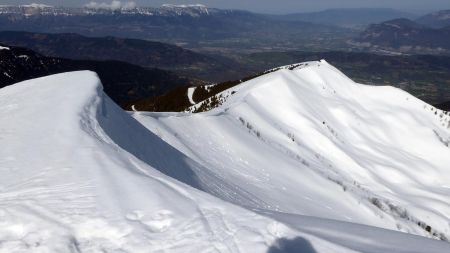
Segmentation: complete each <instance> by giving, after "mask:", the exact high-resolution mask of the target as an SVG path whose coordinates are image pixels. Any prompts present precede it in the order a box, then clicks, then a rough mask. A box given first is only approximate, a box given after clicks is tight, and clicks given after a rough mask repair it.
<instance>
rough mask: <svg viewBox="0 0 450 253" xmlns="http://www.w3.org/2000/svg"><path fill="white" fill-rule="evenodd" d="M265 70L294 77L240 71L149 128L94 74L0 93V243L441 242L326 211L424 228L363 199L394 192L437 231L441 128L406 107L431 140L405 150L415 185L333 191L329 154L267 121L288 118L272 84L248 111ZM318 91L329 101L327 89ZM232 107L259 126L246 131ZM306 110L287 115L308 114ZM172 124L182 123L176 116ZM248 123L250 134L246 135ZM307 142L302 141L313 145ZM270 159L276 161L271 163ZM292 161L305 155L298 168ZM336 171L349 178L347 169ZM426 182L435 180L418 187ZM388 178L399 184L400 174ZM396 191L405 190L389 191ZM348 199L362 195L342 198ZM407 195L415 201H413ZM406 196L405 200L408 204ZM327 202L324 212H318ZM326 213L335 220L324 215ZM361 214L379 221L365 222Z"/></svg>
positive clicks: (49, 246) (126, 248) (283, 246)
mask: <svg viewBox="0 0 450 253" xmlns="http://www.w3.org/2000/svg"><path fill="white" fill-rule="evenodd" d="M325 68H329V69H330V70H332V68H331V67H325ZM294 74H295V75H294ZM277 76H284V77H283V78H288V79H286V80H288V81H289V78H292V77H294V76H302V74H301V73H296V72H295V71H294V72H292V73H289V72H283V71H281V72H279V73H274V74H271V75H270V76H267V77H263V78H262V79H258V80H259V81H263V82H261V84H257V80H255V81H252V82H250V83H248V84H245V85H243V86H242V87H240V88H239V91H238V93H239V94H240V95H238V94H236V95H237V96H234V97H230V99H229V101H227V102H226V104H225V105H223V106H222V107H220V108H219V109H217V110H216V111H213V112H210V113H206V114H202V115H165V114H160V115H150V116H148V115H147V114H135V115H134V116H136V118H138V119H139V120H141V121H142V122H144V124H145V125H146V126H147V127H149V128H150V129H151V130H152V131H149V130H148V129H147V128H145V127H144V126H143V125H141V124H140V123H139V122H138V121H136V120H135V119H133V118H132V117H131V116H130V115H129V114H127V113H126V112H124V111H122V110H121V109H120V108H119V107H118V106H117V105H115V104H114V103H113V102H112V101H111V100H110V99H109V98H108V97H107V96H106V95H105V94H104V93H103V92H102V86H101V84H100V81H99V79H98V77H97V76H96V74H95V73H92V72H87V71H82V72H72V73H65V74H59V75H54V76H49V77H45V78H39V79H35V80H30V81H25V82H22V83H18V84H15V85H13V86H8V87H6V88H3V89H1V90H0V147H1V148H0V252H99V251H102V252H194V251H199V252H250V251H251V252H288V251H289V250H292V249H295V250H302V252H311V253H312V252H330V251H332V252H355V251H360V252H380V251H389V252H412V251H415V252H448V249H449V244H447V243H445V242H440V241H437V240H431V239H427V238H424V237H418V236H414V235H408V234H405V233H399V232H394V231H389V230H385V229H381V228H374V227H370V226H365V225H358V224H353V223H347V222H342V221H338V220H344V219H345V218H342V217H344V215H345V216H346V217H349V220H351V221H355V222H359V223H362V224H368V225H375V226H379V227H385V228H391V227H390V226H391V225H392V224H393V222H394V221H396V222H398V223H400V224H402V226H404V227H405V228H411V231H410V232H413V233H416V234H421V232H422V230H420V229H413V228H415V227H414V226H413V225H408V224H410V223H411V222H406V221H404V222H403V223H401V220H400V219H397V218H396V217H395V215H392V214H388V213H387V212H383V211H381V209H380V210H379V211H378V209H376V208H378V207H376V208H374V207H373V205H372V206H371V205H370V204H368V203H365V202H364V201H366V198H364V196H371V197H373V196H374V195H372V193H373V192H376V193H377V195H376V196H383V198H382V197H379V201H380V203H381V204H380V205H381V207H380V208H382V207H383V206H382V205H384V204H386V203H387V202H386V201H387V200H390V201H392V203H393V204H397V201H400V200H402V201H404V202H402V205H399V206H401V207H405V208H406V207H407V208H408V209H407V211H408V213H411V214H412V215H411V217H423V219H425V220H424V222H427V223H426V224H431V226H433V230H432V231H437V232H439V233H443V234H444V235H446V234H445V226H446V225H445V224H441V226H439V225H438V222H439V221H442V220H445V215H446V214H448V212H446V211H447V209H446V208H448V206H447V205H448V204H447V203H448V199H447V198H448V197H447V195H448V194H447V195H446V194H445V193H448V188H445V186H446V185H445V183H448V182H449V181H448V178H447V177H446V176H447V175H448V174H442V175H440V176H439V177H437V178H434V175H435V174H433V173H440V172H442V171H443V169H442V167H439V165H440V164H441V163H442V164H443V163H445V162H446V161H447V160H448V158H447V157H446V156H443V155H442V154H445V153H437V152H448V150H446V149H444V147H442V149H438V148H437V147H438V145H443V144H442V142H441V140H436V141H435V142H432V141H431V140H432V139H431V137H433V138H437V137H436V135H439V136H440V138H442V139H445V138H446V137H447V135H446V134H448V132H447V130H446V129H445V128H443V127H440V125H439V124H437V123H436V122H437V121H438V120H435V119H434V118H431V117H429V118H420V116H425V115H428V114H423V115H422V114H419V115H418V116H417V117H419V119H420V122H421V123H423V124H429V125H424V126H433V127H434V128H433V130H435V132H432V134H429V133H428V132H427V131H426V130H425V129H422V128H420V129H422V131H419V133H418V134H420V135H419V136H417V137H423V136H422V135H425V136H426V137H429V142H430V143H426V144H427V145H428V144H430V145H431V146H429V147H428V148H433V147H435V149H434V150H433V149H430V150H429V152H427V153H426V154H427V155H428V156H431V155H434V157H436V158H439V159H441V160H436V161H432V160H430V161H428V160H426V158H429V157H428V156H426V157H423V158H422V160H419V159H418V158H417V159H418V161H423V162H421V163H420V164H424V165H427V166H428V167H424V168H422V167H421V168H419V169H417V168H418V167H417V166H414V167H413V168H414V169H415V170H425V169H430V170H431V172H430V173H431V174H426V175H429V176H427V177H426V178H425V179H423V180H421V181H420V183H421V184H422V187H421V188H420V189H414V188H413V187H414V186H416V185H411V187H409V188H408V189H404V190H402V191H400V190H398V191H392V188H387V186H391V185H390V184H387V183H386V184H381V183H380V182H381V181H382V180H381V179H379V178H375V177H372V178H368V179H367V181H364V182H360V181H358V183H361V184H362V183H365V185H362V186H361V188H364V189H366V190H367V195H362V194H361V193H360V192H359V191H356V190H352V189H350V188H349V189H348V190H347V191H343V190H342V189H341V187H342V186H341V185H339V186H336V183H335V182H333V181H331V182H330V179H327V178H326V176H325V175H326V171H333V172H334V173H335V174H336V175H337V174H339V173H337V172H336V171H338V172H340V170H339V169H341V168H340V167H339V166H337V164H335V166H336V167H334V168H332V169H329V168H325V167H324V166H323V165H321V164H320V163H319V162H316V163H313V160H312V159H314V158H313V157H314V156H313V157H308V154H309V153H308V152H311V151H308V150H307V149H306V148H305V153H304V155H302V157H304V158H302V159H305V162H303V160H298V159H297V158H295V157H296V156H295V155H293V154H295V153H297V154H300V152H301V151H303V150H300V148H301V147H300V146H299V145H297V144H296V142H295V139H296V138H299V137H300V136H301V135H300V133H301V131H304V130H303V128H294V127H295V126H294V125H292V129H290V130H291V131H292V132H293V134H295V137H292V138H294V141H292V140H289V141H290V142H289V144H287V145H285V144H284V143H283V142H281V141H280V140H281V136H282V135H281V132H280V130H279V129H280V127H286V126H285V125H284V123H283V121H281V120H280V121H273V120H274V119H273V117H280V118H283V119H285V118H286V117H283V116H282V115H281V114H280V115H278V116H277V115H275V114H270V112H269V111H265V110H267V108H272V109H273V110H276V109H277V106H280V105H279V104H278V105H277V103H280V101H284V102H286V101H288V100H287V99H288V98H286V99H280V97H278V98H277V96H280V95H281V94H278V95H277V94H276V93H272V94H271V96H270V102H272V105H269V104H267V105H260V107H259V108H260V109H259V110H260V111H257V110H256V107H255V106H256V105H257V104H255V101H258V94H260V95H261V96H262V93H260V92H262V91H263V90H261V88H263V87H270V86H271V85H269V83H266V82H264V80H271V79H272V78H273V79H277V78H279V77H277ZM342 78H344V77H342ZM297 81H298V80H297ZM277 86H280V88H281V87H282V85H277ZM305 87H306V86H305ZM310 89H311V90H313V89H314V86H312V85H311V86H310ZM336 89H337V87H336ZM361 89H363V88H361ZM271 92H274V91H273V90H272V91H271ZM250 94H253V95H250ZM291 94H293V93H291ZM311 94H313V92H311ZM324 94H325V93H324ZM401 94H403V93H401ZM348 95H351V92H350V93H348ZM320 96H321V94H320V93H317V96H316V97H314V98H311V99H315V100H316V101H320V100H319V99H318V98H319V97H320ZM410 99H411V100H412V101H413V103H417V104H418V103H419V102H418V101H416V100H414V99H413V98H410ZM259 101H260V102H262V101H261V100H259ZM277 101H278V102H277ZM295 101H297V99H295ZM330 101H335V100H333V99H332V98H331V96H330ZM297 102H298V101H297ZM373 104H374V105H375V103H373ZM315 106H317V108H319V107H320V104H316V105H315ZM349 107H350V105H349ZM380 108H381V106H380ZM405 108H406V107H405ZM285 109H286V110H288V111H286V110H285ZM323 110H325V109H323ZM416 111H417V112H418V111H420V110H419V108H417V110H416ZM247 112H248V114H247ZM280 112H281V111H280ZM282 112H283V113H294V112H297V113H299V112H302V109H301V106H300V104H298V106H297V107H295V108H283V111H282ZM312 112H314V111H312ZM244 113H245V114H244ZM374 113H375V112H374ZM404 113H405V114H407V112H406V109H405V112H404ZM298 115H299V114H296V115H289V114H286V116H289V117H287V118H290V119H291V120H290V121H289V122H291V123H292V124H294V122H297V120H299V119H300V117H299V118H291V117H295V116H298ZM262 116H267V117H266V118H265V119H263V118H262ZM303 116H304V115H303ZM239 117H245V119H243V120H245V122H250V124H253V125H255V126H258V130H249V127H247V126H246V125H244V124H243V123H242V120H240V119H239ZM405 117H406V116H405ZM305 119H306V117H304V118H303V121H304V122H301V121H300V122H299V123H302V124H301V125H303V124H307V122H306V120H305ZM326 120H327V122H328V123H327V124H330V125H331V124H332V123H335V122H338V120H337V119H336V121H335V122H333V121H332V120H331V117H330V118H327V119H326ZM274 122H278V124H279V125H274ZM430 122H431V123H430ZM180 123H182V124H183V125H182V126H181V125H180V126H177V125H178V124H180ZM259 123H261V124H262V125H259ZM319 125H320V124H319ZM263 126H265V127H267V128H263ZM424 126H422V127H423V128H425V127H424ZM277 127H278V128H277ZM416 127H419V126H410V128H408V129H409V130H410V131H413V130H416V129H415V128H416ZM216 128H217V129H216ZM336 128H337V123H336ZM277 129H278V130H277ZM317 129H318V130H317V132H320V131H322V130H320V128H319V127H317ZM349 129H350V128H349ZM408 129H405V130H404V131H407V130H408ZM273 130H276V131H273ZM294 130H295V131H294ZM350 130H351V129H350ZM255 131H261V134H262V135H261V134H260V135H259V137H258V135H257V134H255ZM373 131H375V130H373ZM269 133H272V134H273V136H270V135H269ZM222 134H223V135H222ZM433 134H434V135H433ZM317 135H318V134H317ZM261 136H264V140H266V141H262V138H261ZM297 136H298V137H297ZM318 136H320V135H318ZM312 137H314V135H313V136H312ZM312 137H311V138H312ZM325 137H328V140H329V143H328V145H329V147H334V148H335V149H337V147H338V145H337V144H335V143H336V142H335V140H334V139H332V138H333V137H332V136H331V135H328V136H327V135H324V136H321V138H323V139H327V138H325ZM195 138H199V139H198V142H196V141H195ZM316 138H317V137H316ZM269 141H271V142H269ZM275 141H280V142H279V143H276V142H275ZM304 141H307V140H306V139H304ZM233 142H235V143H233ZM322 142H323V143H326V141H324V140H322ZM314 143H316V142H314ZM314 143H311V144H310V145H317V146H318V147H321V145H319V144H320V143H316V144H314ZM232 144H233V145H232ZM234 144H236V145H234ZM332 144H335V145H334V146H333V145H332ZM419 144H422V143H419ZM380 145H381V144H380ZM312 147H313V146H311V147H310V148H312ZM329 147H328V146H327V148H329ZM439 147H440V146H439ZM199 148H202V149H199ZM368 148H371V147H368ZM379 148H381V147H379ZM250 149H253V151H252V152H250V151H251V150H250ZM349 150H351V149H350V147H349V148H348V150H347V149H346V150H345V151H346V152H350V151H349ZM211 151H213V152H211ZM306 151H308V152H306ZM397 151H398V153H395V154H397V155H398V156H399V157H400V158H401V159H400V158H399V161H397V162H396V163H393V164H394V165H396V166H399V165H398V164H402V162H403V161H404V160H402V159H406V158H404V156H406V154H404V153H406V151H404V150H402V149H400V148H399V149H398V150H397ZM330 152H335V151H334V150H330ZM379 152H381V151H379ZM355 153H356V154H359V153H357V152H356V151H355ZM374 153H375V152H374ZM302 154H303V153H302ZM402 155H404V156H402ZM276 156H280V157H279V158H277V159H276V160H271V159H275V158H276ZM335 156H337V157H339V153H336V154H335ZM325 157H328V158H326V159H330V161H332V160H331V159H332V158H334V156H323V157H322V159H323V160H325ZM317 159H318V158H317ZM336 159H337V158H336ZM346 159H349V158H346ZM309 160H311V161H309ZM361 160H362V158H361ZM386 160H387V159H386ZM278 162H280V163H278ZM302 162H303V163H310V164H309V165H308V166H306V165H304V166H302V165H301V164H303V163H302ZM342 162H343V163H345V162H347V160H345V159H343V161H342ZM265 163H266V164H265ZM330 163H331V162H330ZM397 163H398V164H397ZM394 165H393V166H394ZM413 165H414V164H413ZM319 168H321V169H320V170H319ZM364 168H365V167H364ZM397 168H398V167H393V170H394V169H397ZM350 169H354V167H352V166H349V170H350ZM359 169H360V170H361V171H364V170H363V168H359ZM403 169H404V170H405V171H406V168H403ZM355 170H356V169H355ZM366 170H369V169H367V168H366ZM369 171H370V170H369ZM344 172H345V170H343V169H342V173H344ZM358 172H359V171H358ZM401 172H403V170H401ZM361 173H362V172H361ZM405 174H406V172H405ZM423 174H425V173H423ZM333 175H334V174H333ZM400 175H403V174H400ZM411 175H415V174H414V173H411ZM346 176H348V177H350V176H352V178H354V180H355V181H356V180H361V179H360V177H357V176H358V175H346ZM361 178H363V177H362V176H361ZM369 179H370V180H369ZM343 182H344V183H342V185H344V184H346V183H348V182H347V181H343ZM414 182H415V181H414ZM430 182H433V183H434V184H435V185H434V188H429V185H430V184H431V183H430ZM396 185H397V187H398V188H399V189H403V187H401V184H400V183H397V184H396ZM372 186H373V187H374V188H371V187H372ZM283 187H284V188H283ZM329 187H330V188H329ZM328 188H329V189H328ZM356 188H357V187H356V186H355V189H356ZM388 190H389V191H388ZM302 191H304V192H303V193H302ZM315 191H316V192H315ZM415 191H418V192H415ZM386 192H389V193H390V194H387V193H386ZM406 193H416V195H412V196H404V195H401V194H406ZM419 193H420V195H419ZM302 194H303V195H302ZM307 195H309V198H310V200H307V198H306V197H308V196H307ZM301 196H304V197H305V198H302V197H301ZM394 196H395V197H394ZM388 197H390V198H389V199H388ZM335 198H342V199H335ZM358 198H359V200H360V201H361V203H362V204H361V205H355V204H354V203H352V202H351V201H355V199H358ZM416 198H420V199H421V202H413V201H416V200H417V199H416ZM438 200H440V201H438ZM328 201H329V202H328ZM347 201H350V202H347ZM446 201H447V202H446ZM366 202H367V201H366ZM320 203H321V204H320ZM412 203H415V206H414V208H413V207H410V206H408V205H412ZM426 203H428V204H429V205H428V208H425V207H424V206H425V205H426ZM325 205H327V206H328V205H330V208H333V209H334V210H335V211H334V212H333V211H331V210H330V211H326V210H329V209H327V208H326V207H325V208H323V207H324V206H325ZM319 207H320V208H319ZM321 209H326V210H325V211H324V210H321ZM313 211H317V213H315V214H313V213H312V212H313ZM416 212H417V213H416ZM301 214H309V215H311V214H312V215H314V216H317V217H319V218H313V217H308V216H302V215H301ZM419 214H423V215H419ZM326 215H330V216H329V218H333V219H335V221H332V220H327V219H323V217H325V216H326ZM377 215H378V216H377ZM413 215H415V216H413ZM381 216H383V217H385V218H384V219H383V218H381ZM320 217H322V218H320ZM373 217H379V218H378V219H375V220H374V221H372V222H369V219H372V218H373ZM427 217H428V218H427ZM399 220H400V221H399ZM383 221H384V222H383ZM432 221H435V222H436V225H435V223H433V222H432ZM447 221H448V217H447ZM447 223H448V222H447ZM447 226H448V224H447ZM422 234H425V235H427V233H425V232H423V233H422ZM428 236H430V235H428ZM430 237H431V236H430Z"/></svg>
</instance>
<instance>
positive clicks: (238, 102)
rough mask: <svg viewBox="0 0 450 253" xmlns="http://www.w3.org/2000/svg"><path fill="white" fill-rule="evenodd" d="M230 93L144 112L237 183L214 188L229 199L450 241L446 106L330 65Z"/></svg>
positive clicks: (154, 127)
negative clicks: (195, 109) (200, 106)
mask: <svg viewBox="0 0 450 253" xmlns="http://www.w3.org/2000/svg"><path fill="white" fill-rule="evenodd" d="M292 66H295V65H292ZM231 90H233V91H237V92H236V93H235V94H234V95H231V96H230V95H229V94H231V93H230V91H231ZM223 94H226V95H225V96H224V97H228V98H227V100H226V102H225V103H224V104H223V105H222V106H220V107H219V108H216V109H214V110H212V111H210V112H207V113H201V114H194V115H192V114H185V113H182V114H173V113H171V114H164V113H156V114H155V113H139V114H135V115H134V117H135V118H136V119H138V120H139V121H140V122H141V123H143V124H144V125H145V126H147V127H148V128H149V129H150V130H151V131H152V132H154V133H157V134H158V135H159V136H161V138H163V139H164V140H165V141H167V142H168V143H170V144H171V145H172V146H174V147H175V148H177V149H178V150H180V151H182V152H183V153H184V154H186V155H187V156H188V157H191V158H192V159H194V160H195V161H197V162H198V163H200V164H202V165H204V166H205V167H206V168H208V170H210V171H212V172H214V173H216V174H217V175H219V176H220V178H221V179H223V180H224V181H226V182H227V183H228V184H233V185H235V187H233V189H235V192H226V193H224V192H217V191H216V190H214V189H213V190H210V192H211V193H212V194H214V195H216V196H218V197H220V198H222V199H225V200H227V201H230V202H233V203H237V204H239V205H245V206H248V207H249V208H262V209H269V210H274V211H281V212H285V213H292V214H301V215H310V216H315V217H322V218H332V219H335V220H341V221H351V222H355V223H360V224H366V225H371V226H377V227H382V228H386V229H392V230H398V231H403V232H408V233H412V234H416V235H421V236H426V237H433V238H447V239H448V238H450V224H449V221H450V191H449V190H448V188H443V187H440V186H441V185H448V184H449V182H450V171H449V170H448V164H450V149H449V147H448V141H449V140H450V131H449V122H450V119H449V116H448V115H444V114H443V112H442V111H436V109H434V108H433V107H432V106H429V105H427V104H425V103H424V102H422V101H420V100H418V99H416V98H414V97H412V96H411V95H410V94H408V93H406V92H404V91H401V90H399V89H395V88H392V87H372V86H366V85H361V84H356V83H354V82H353V81H351V80H350V79H348V78H347V77H346V76H345V75H343V74H342V73H341V72H339V71H338V70H337V69H335V68H334V67H332V66H331V65H329V64H328V63H326V62H325V61H321V62H310V63H308V64H302V65H299V67H298V68H294V70H289V69H286V68H282V69H281V70H278V71H276V72H274V73H270V74H267V75H264V76H261V77H259V78H256V79H254V80H251V81H248V82H246V83H244V84H241V85H240V86H238V87H234V88H232V89H230V90H227V91H224V92H223ZM199 173H200V172H199ZM201 173H204V172H203V171H202V172H201ZM246 196H247V197H246ZM418 224H420V225H418ZM427 226H430V227H429V228H428V227H427ZM427 228H428V229H429V230H430V231H431V233H430V232H427V231H426V230H427Z"/></svg>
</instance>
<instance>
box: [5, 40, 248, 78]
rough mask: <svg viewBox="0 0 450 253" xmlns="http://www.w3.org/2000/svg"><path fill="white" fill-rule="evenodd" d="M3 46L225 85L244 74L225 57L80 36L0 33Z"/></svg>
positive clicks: (162, 45) (158, 44)
mask: <svg viewBox="0 0 450 253" xmlns="http://www.w3.org/2000/svg"><path fill="white" fill-rule="evenodd" d="M0 42H3V43H5V44H8V45H15V46H20V47H26V48H29V49H32V50H34V51H36V52H38V53H40V54H43V55H46V56H52V57H60V58H67V59H77V60H117V61H123V62H128V63H132V64H135V65H139V66H142V67H146V68H155V67H157V68H162V69H168V70H172V71H175V72H177V73H180V74H182V75H187V76H191V77H195V78H200V79H204V80H208V81H224V80H227V77H229V76H239V73H238V72H242V71H243V70H242V69H240V68H237V67H236V64H235V63H234V62H233V61H232V60H230V59H227V58H225V57H220V56H217V55H215V56H207V55H204V54H200V53H196V52H193V51H191V50H187V49H183V48H181V47H178V46H175V45H171V44H167V43H161V42H153V41H147V40H138V39H125V38H116V37H95V38H94V37H85V36H81V35H78V34H73V33H70V34H67V33H63V34H45V33H31V32H12V31H4V32H0Z"/></svg>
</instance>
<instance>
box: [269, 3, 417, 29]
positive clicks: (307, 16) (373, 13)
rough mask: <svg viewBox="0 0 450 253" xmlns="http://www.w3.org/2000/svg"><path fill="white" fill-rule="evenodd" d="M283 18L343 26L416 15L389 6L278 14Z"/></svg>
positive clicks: (355, 25) (414, 16)
mask: <svg viewBox="0 0 450 253" xmlns="http://www.w3.org/2000/svg"><path fill="white" fill-rule="evenodd" d="M278 17H279V18H281V19H284V20H291V21H304V22H311V23H317V24H327V25H337V26H343V27H352V28H356V27H362V26H366V25H369V24H374V23H380V22H383V21H386V20H391V19H395V18H410V19H413V18H416V17H417V15H415V14H412V13H408V12H404V11H399V10H395V9H389V8H347V9H346V8H342V9H328V10H324V11H319V12H309V13H295V14H288V15H281V16H278Z"/></svg>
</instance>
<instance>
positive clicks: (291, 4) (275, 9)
mask: <svg viewBox="0 0 450 253" xmlns="http://www.w3.org/2000/svg"><path fill="white" fill-rule="evenodd" d="M90 1H91V0H0V4H14V5H17V4H29V3H33V2H36V3H43V4H49V5H57V6H83V5H85V4H87V3H89V2H90ZM92 1H95V2H97V3H102V2H105V3H108V4H110V3H111V1H112V0H92ZM120 1H121V2H122V3H126V2H130V1H133V2H134V3H136V5H138V6H160V5H161V4H164V3H172V4H193V3H200V4H205V5H207V6H208V7H217V8H225V9H244V10H250V11H255V12H264V13H295V12H308V11H317V10H323V9H330V8H367V7H369V8H372V7H376V8H395V9H401V10H407V11H414V12H423V13H425V12H428V11H432V10H440V9H450V0H193V1H182V0H179V1H171V0H120Z"/></svg>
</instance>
